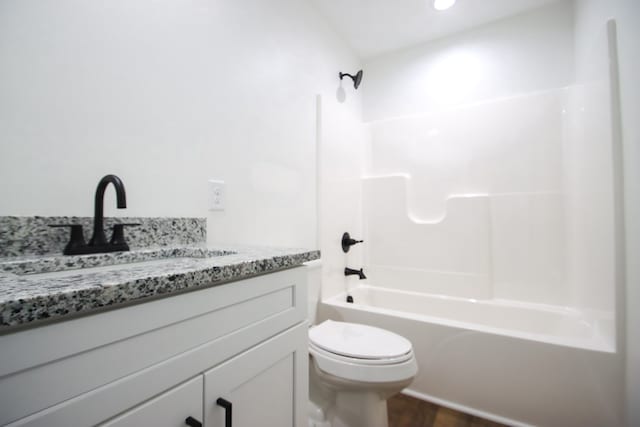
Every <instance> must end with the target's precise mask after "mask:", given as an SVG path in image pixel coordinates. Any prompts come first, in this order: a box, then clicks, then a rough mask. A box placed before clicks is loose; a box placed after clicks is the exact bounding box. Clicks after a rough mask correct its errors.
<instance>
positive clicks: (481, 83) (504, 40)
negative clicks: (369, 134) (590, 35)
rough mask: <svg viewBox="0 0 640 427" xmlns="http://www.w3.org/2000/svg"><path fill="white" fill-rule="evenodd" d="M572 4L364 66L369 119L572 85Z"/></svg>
mask: <svg viewBox="0 0 640 427" xmlns="http://www.w3.org/2000/svg"><path fill="white" fill-rule="evenodd" d="M573 71H574V67H573V9H572V2H559V3H555V4H552V5H549V6H546V7H544V8H541V9H538V10H535V11H533V12H530V13H527V14H523V15H520V16H516V17H513V18H508V19H505V20H502V21H498V22H496V23H493V24H490V25H486V26H483V27H480V28H478V29H475V30H472V31H468V32H464V33H461V34H459V35H456V36H451V37H447V38H444V39H441V40H438V41H434V42H431V43H426V44H424V45H421V46H418V47H415V48H411V49H407V50H402V51H399V52H397V53H392V54H388V55H384V56H381V57H378V58H374V59H372V60H369V61H367V62H366V63H365V76H366V83H367V85H366V87H365V88H364V98H363V105H364V107H363V115H364V118H365V120H367V121H371V120H379V119H384V118H390V117H397V116H406V115H410V114H415V113H421V112H428V111H433V110H438V109H442V108H445V107H451V106H454V105H460V104H465V103H470V102H475V101H479V100H484V99H493V98H497V97H501V96H508V95H513V94H517V93H527V92H531V91H536V90H541V89H549V88H558V87H563V86H566V85H567V84H569V83H570V82H572V81H573V78H574V75H573Z"/></svg>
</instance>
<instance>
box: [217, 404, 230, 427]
mask: <svg viewBox="0 0 640 427" xmlns="http://www.w3.org/2000/svg"><path fill="white" fill-rule="evenodd" d="M216 405H218V406H222V407H223V408H224V427H233V426H232V424H231V423H232V419H231V406H232V405H231V402H229V401H228V400H225V399H223V398H221V397H219V398H218V400H216Z"/></svg>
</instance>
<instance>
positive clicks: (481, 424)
mask: <svg viewBox="0 0 640 427" xmlns="http://www.w3.org/2000/svg"><path fill="white" fill-rule="evenodd" d="M387 411H388V413H389V427H506V426H505V425H504V424H499V423H496V422H493V421H489V420H485V419H483V418H479V417H476V416H473V415H469V414H465V413H463V412H458V411H454V410H453V409H449V408H444V407H442V406H438V405H435V404H433V403H429V402H425V401H422V400H419V399H414V398H413V397H409V396H406V395H404V394H398V395H396V396H394V397H392V398H391V399H389V400H388V401H387Z"/></svg>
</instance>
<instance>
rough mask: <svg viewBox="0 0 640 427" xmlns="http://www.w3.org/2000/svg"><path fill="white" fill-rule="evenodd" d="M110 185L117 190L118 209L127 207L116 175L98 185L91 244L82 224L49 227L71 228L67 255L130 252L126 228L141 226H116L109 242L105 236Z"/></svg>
mask: <svg viewBox="0 0 640 427" xmlns="http://www.w3.org/2000/svg"><path fill="white" fill-rule="evenodd" d="M109 184H113V186H114V188H115V189H116V198H117V207H118V209H124V208H126V207H127V196H126V194H125V191H124V184H123V183H122V180H121V179H120V178H118V177H117V176H115V175H106V176H105V177H103V178H102V179H101V180H100V182H99V183H98V188H96V198H95V215H94V218H93V236H92V237H91V240H89V243H88V244H87V243H85V241H84V233H83V232H82V225H81V224H52V225H49V227H70V228H71V239H70V240H69V243H68V244H67V246H66V247H65V248H64V252H63V253H64V254H65V255H83V254H95V253H102V252H117V251H128V250H129V245H127V242H126V241H125V239H124V227H126V226H133V225H140V224H123V223H121V224H115V225H114V226H113V234H112V236H111V240H110V241H109V242H107V237H106V236H105V235H104V192H105V190H106V189H107V186H108V185H109Z"/></svg>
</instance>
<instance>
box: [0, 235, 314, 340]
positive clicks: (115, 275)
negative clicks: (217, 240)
mask: <svg viewBox="0 0 640 427" xmlns="http://www.w3.org/2000/svg"><path fill="white" fill-rule="evenodd" d="M318 258H320V252H319V251H316V250H306V249H279V248H266V247H224V248H217V247H203V246H184V245H182V246H180V245H177V246H165V247H158V248H145V249H138V250H134V249H132V250H131V251H130V252H114V253H111V254H95V255H79V256H62V255H60V256H25V257H0V333H8V332H11V331H13V330H15V329H17V328H21V327H25V326H35V325H37V324H40V323H41V321H44V320H66V319H68V318H70V317H72V316H73V315H79V314H87V313H90V312H91V311H92V310H96V309H105V308H118V306H121V305H123V304H126V303H131V302H142V301H143V300H145V299H148V298H151V297H157V296H168V295H169V294H172V293H175V292H182V291H186V290H195V289H201V288H203V287H208V286H212V285H217V284H221V283H225V282H228V281H233V280H238V279H244V278H248V277H251V276H256V275H259V274H263V273H270V272H274V271H278V270H282V269H286V268H290V267H295V266H298V265H300V264H302V263H304V262H306V261H312V260H315V259H318ZM95 266H100V267H99V268H97V269H94V270H91V271H89V272H88V271H87V270H82V268H83V267H84V268H87V267H95ZM104 266H107V267H104Z"/></svg>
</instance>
